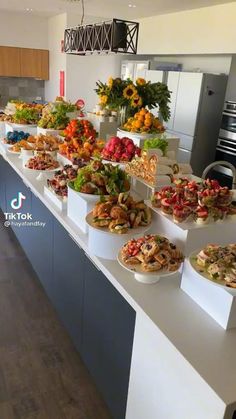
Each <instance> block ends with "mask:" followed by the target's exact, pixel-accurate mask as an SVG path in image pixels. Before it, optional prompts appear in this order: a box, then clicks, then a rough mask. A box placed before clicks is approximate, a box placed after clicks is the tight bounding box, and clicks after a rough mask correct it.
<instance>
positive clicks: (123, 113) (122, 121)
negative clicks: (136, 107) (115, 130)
mask: <svg viewBox="0 0 236 419" xmlns="http://www.w3.org/2000/svg"><path fill="white" fill-rule="evenodd" d="M118 115H119V125H121V126H123V125H124V124H125V122H126V118H127V106H120V107H119V114H118Z"/></svg>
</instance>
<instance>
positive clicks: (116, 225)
mask: <svg viewBox="0 0 236 419" xmlns="http://www.w3.org/2000/svg"><path fill="white" fill-rule="evenodd" d="M129 228H130V223H129V222H128V221H127V220H122V219H118V220H112V221H111V222H110V224H109V230H110V231H111V232H112V233H117V234H125V233H127V232H128V230H129Z"/></svg>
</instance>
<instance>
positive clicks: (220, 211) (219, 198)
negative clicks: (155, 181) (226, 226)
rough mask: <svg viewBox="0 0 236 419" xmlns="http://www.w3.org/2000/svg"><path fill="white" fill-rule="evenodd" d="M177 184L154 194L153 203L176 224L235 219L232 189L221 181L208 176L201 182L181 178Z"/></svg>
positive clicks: (176, 181) (235, 209)
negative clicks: (220, 182)
mask: <svg viewBox="0 0 236 419" xmlns="http://www.w3.org/2000/svg"><path fill="white" fill-rule="evenodd" d="M174 183H175V184H174V186H166V187H163V188H162V189H161V190H160V191H157V192H154V193H153V195H152V196H151V202H152V206H153V207H154V208H159V209H160V210H161V212H162V213H163V214H165V215H166V216H169V217H170V218H171V219H172V220H173V221H174V222H175V223H189V222H190V223H191V222H192V223H196V224H199V225H204V224H208V223H209V222H216V221H224V220H225V219H231V220H233V219H234V218H235V219H236V205H235V203H233V202H232V200H233V192H232V191H231V190H229V188H228V187H221V186H220V184H219V183H218V181H216V180H210V179H206V180H203V181H200V182H196V181H189V179H187V178H180V179H176V180H175V181H174Z"/></svg>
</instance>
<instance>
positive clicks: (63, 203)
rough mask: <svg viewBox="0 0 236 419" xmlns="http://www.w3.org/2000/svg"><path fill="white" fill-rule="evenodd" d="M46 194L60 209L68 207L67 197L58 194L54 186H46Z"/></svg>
mask: <svg viewBox="0 0 236 419" xmlns="http://www.w3.org/2000/svg"><path fill="white" fill-rule="evenodd" d="M44 195H45V196H47V197H48V198H49V199H50V201H51V202H52V203H53V204H54V205H55V206H56V207H57V208H58V209H59V210H60V211H64V210H66V208H67V197H66V196H65V197H61V196H60V195H57V194H56V193H55V192H54V191H53V189H52V188H49V187H48V186H46V185H45V186H44Z"/></svg>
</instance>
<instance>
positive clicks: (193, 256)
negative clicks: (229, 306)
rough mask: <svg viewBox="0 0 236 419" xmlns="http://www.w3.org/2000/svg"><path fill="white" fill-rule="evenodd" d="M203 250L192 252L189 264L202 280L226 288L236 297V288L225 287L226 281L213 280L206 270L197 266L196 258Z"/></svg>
mask: <svg viewBox="0 0 236 419" xmlns="http://www.w3.org/2000/svg"><path fill="white" fill-rule="evenodd" d="M201 250H202V248H201V249H198V250H194V252H192V253H191V255H190V256H189V257H188V260H189V263H190V265H191V267H192V268H193V270H194V271H195V272H197V273H198V275H200V276H201V278H203V279H205V280H206V281H210V282H211V283H212V284H213V285H215V286H217V287H221V288H224V289H226V290H227V291H228V292H230V294H232V295H236V288H231V287H227V286H226V285H225V281H222V280H214V279H212V278H211V277H210V275H209V274H208V272H207V271H206V269H205V268H204V267H202V266H199V265H198V264H197V260H196V257H197V255H198V253H199V252H200V251H201Z"/></svg>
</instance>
